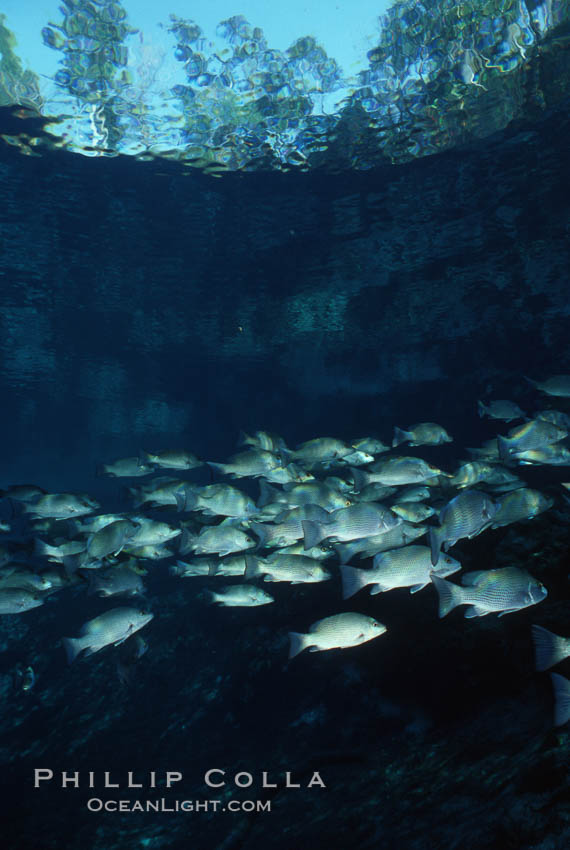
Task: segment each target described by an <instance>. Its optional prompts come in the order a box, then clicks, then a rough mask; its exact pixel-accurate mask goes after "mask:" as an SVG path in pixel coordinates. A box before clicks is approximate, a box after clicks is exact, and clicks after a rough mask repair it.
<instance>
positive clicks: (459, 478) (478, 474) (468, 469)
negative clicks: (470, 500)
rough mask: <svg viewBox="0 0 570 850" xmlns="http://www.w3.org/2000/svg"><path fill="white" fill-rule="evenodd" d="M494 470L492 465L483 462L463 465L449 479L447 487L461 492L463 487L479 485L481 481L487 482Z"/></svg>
mask: <svg viewBox="0 0 570 850" xmlns="http://www.w3.org/2000/svg"><path fill="white" fill-rule="evenodd" d="M494 469H495V467H494V466H493V464H491V463H487V462H486V461H483V460H474V461H471V462H470V463H464V464H463V465H462V466H460V467H459V469H458V470H457V472H456V473H455V475H454V476H453V478H450V479H449V485H450V487H457V488H458V489H460V490H461V489H463V488H464V487H471V486H473V484H480V483H481V481H487V480H488V479H489V478H490V477H491V476H492V475H493V472H494Z"/></svg>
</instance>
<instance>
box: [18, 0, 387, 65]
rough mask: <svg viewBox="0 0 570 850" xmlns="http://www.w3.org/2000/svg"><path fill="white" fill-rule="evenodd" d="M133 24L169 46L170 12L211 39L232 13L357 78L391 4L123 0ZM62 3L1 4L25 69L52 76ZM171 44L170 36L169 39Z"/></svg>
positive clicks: (276, 44)
mask: <svg viewBox="0 0 570 850" xmlns="http://www.w3.org/2000/svg"><path fill="white" fill-rule="evenodd" d="M122 3H123V6H124V8H125V9H126V10H127V13H128V16H129V22H130V23H131V25H132V26H135V27H137V28H139V29H140V30H142V32H143V34H144V40H145V42H146V43H153V42H157V43H159V44H164V43H165V33H164V29H161V28H160V26H159V24H161V23H162V24H163V25H164V24H166V25H167V24H168V16H169V14H170V13H173V14H175V15H177V16H178V17H184V18H190V19H193V20H194V21H196V23H197V24H199V26H200V27H202V30H203V31H204V33H205V35H206V36H207V37H211V38H212V39H213V38H214V37H215V28H216V25H217V24H218V23H219V22H220V21H222V20H224V19H225V18H229V17H231V16H233V15H243V16H244V17H245V18H247V20H248V21H249V22H250V23H251V24H252V25H254V26H260V27H261V28H262V29H263V30H264V33H265V36H266V38H267V41H268V43H269V45H270V46H271V47H273V48H276V49H281V50H284V49H286V48H287V47H289V46H290V45H291V43H292V42H293V41H295V39H297V38H299V37H300V36H304V35H313V36H315V37H316V39H317V41H318V42H320V44H322V45H323V47H324V48H325V50H326V51H327V53H328V55H329V56H331V57H333V58H334V59H336V60H337V62H338V63H339V64H340V66H341V67H342V69H343V71H344V72H345V74H347V75H349V76H353V75H354V74H356V73H357V72H358V71H359V70H361V69H362V68H365V67H366V66H367V64H368V63H367V61H366V53H367V51H368V50H370V49H371V48H372V47H373V46H374V44H375V43H376V40H377V35H378V31H379V25H378V17H379V16H380V15H381V14H383V13H384V12H385V11H386V9H387V8H388V7H389V6H390V5H391V2H390V0H286V2H284V3H282V4H277V3H274V2H269V0H201V1H200V0H198V2H196V0H194V2H193V0H162V1H161V2H157V0H122ZM58 7H59V3H58V0H2V6H1V12H2V14H4V15H5V17H6V24H7V26H8V27H9V29H11V30H12V32H14V33H15V35H16V38H17V42H18V44H17V48H16V52H17V54H18V56H19V57H20V59H21V60H22V61H23V63H24V65H25V66H26V67H29V68H31V69H33V70H34V71H36V72H37V73H39V74H44V75H46V76H48V77H50V76H52V75H53V73H54V72H55V70H56V69H57V63H58V59H59V58H60V56H59V53H58V52H57V51H55V50H51V49H50V48H48V47H45V46H44V45H43V43H42V37H41V30H42V28H43V27H44V26H46V23H48V22H49V21H50V20H51V21H54V22H56V23H58V22H60V21H61V13H60V12H59V8H58ZM166 38H168V39H170V41H172V40H171V37H166Z"/></svg>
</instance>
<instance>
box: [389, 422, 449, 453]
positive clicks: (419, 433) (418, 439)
mask: <svg viewBox="0 0 570 850" xmlns="http://www.w3.org/2000/svg"><path fill="white" fill-rule="evenodd" d="M452 442H453V437H450V436H449V434H448V433H447V431H446V430H445V428H443V427H442V426H441V425H436V423H435V422H419V423H418V424H417V425H410V427H409V428H407V429H404V428H397V427H395V428H394V439H393V440H392V448H396V446H399V445H401V444H402V443H408V444H409V445H410V446H441V445H443V443H452Z"/></svg>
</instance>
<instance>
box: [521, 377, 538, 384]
mask: <svg viewBox="0 0 570 850" xmlns="http://www.w3.org/2000/svg"><path fill="white" fill-rule="evenodd" d="M523 377H524V379H525V381H528V382H529V384H532V386H533V387H538V383H539V382H538V381H535V380H534V379H533V378H529V377H528V375H524V376H523Z"/></svg>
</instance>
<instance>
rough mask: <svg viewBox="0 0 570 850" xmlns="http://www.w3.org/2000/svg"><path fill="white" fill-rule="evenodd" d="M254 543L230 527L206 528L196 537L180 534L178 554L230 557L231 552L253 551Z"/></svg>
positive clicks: (186, 533)
mask: <svg viewBox="0 0 570 850" xmlns="http://www.w3.org/2000/svg"><path fill="white" fill-rule="evenodd" d="M255 546H257V543H256V541H255V540H254V539H253V538H252V537H250V536H249V535H248V534H246V533H245V532H244V531H241V530H240V529H239V528H235V527H234V526H230V525H214V526H206V527H205V528H203V529H202V531H201V532H200V533H199V534H198V535H196V536H193V535H191V534H190V533H189V532H188V531H184V532H183V533H182V537H181V542H180V552H181V553H184V554H185V553H186V552H190V551H193V552H196V554H198V555H212V554H214V553H217V554H218V555H231V554H232V553H233V552H242V551H243V550H244V549H254V548H255Z"/></svg>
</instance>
